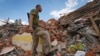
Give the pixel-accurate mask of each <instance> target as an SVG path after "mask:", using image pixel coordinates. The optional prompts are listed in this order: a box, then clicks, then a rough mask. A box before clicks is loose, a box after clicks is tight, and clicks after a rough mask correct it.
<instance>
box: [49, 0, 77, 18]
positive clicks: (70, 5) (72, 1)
mask: <svg viewBox="0 0 100 56" xmlns="http://www.w3.org/2000/svg"><path fill="white" fill-rule="evenodd" d="M65 5H66V7H65V8H63V9H62V10H59V11H58V10H54V11H52V12H51V13H50V15H52V16H53V17H54V18H59V17H60V16H61V14H63V15H65V14H68V13H70V12H72V11H74V10H75V9H73V7H75V6H76V5H78V3H77V0H68V1H66V2H65Z"/></svg>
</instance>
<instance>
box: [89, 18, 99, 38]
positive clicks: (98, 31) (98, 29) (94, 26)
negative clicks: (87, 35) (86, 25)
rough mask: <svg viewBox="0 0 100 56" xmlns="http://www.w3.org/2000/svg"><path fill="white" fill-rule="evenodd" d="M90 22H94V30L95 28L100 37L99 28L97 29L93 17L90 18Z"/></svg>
mask: <svg viewBox="0 0 100 56" xmlns="http://www.w3.org/2000/svg"><path fill="white" fill-rule="evenodd" d="M90 20H91V22H92V25H93V28H94V30H95V32H96V33H97V35H98V36H99V37H100V30H99V28H98V27H97V25H96V23H95V21H94V20H93V17H91V16H90Z"/></svg>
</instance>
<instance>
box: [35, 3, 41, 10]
mask: <svg viewBox="0 0 100 56" xmlns="http://www.w3.org/2000/svg"><path fill="white" fill-rule="evenodd" d="M36 10H37V11H38V12H41V11H42V7H41V5H40V4H37V5H36Z"/></svg>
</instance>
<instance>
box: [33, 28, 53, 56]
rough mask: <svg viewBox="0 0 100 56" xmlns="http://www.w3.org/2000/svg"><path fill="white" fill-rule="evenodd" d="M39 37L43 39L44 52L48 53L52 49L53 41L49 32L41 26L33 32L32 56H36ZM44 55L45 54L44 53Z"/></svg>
mask: <svg viewBox="0 0 100 56" xmlns="http://www.w3.org/2000/svg"><path fill="white" fill-rule="evenodd" d="M39 37H40V38H41V39H42V50H43V54H47V53H48V52H49V51H50V49H51V41H50V35H49V32H48V31H46V30H44V29H43V28H41V27H37V28H36V29H35V30H34V32H33V33H32V38H33V45H32V56H36V53H37V52H36V49H37V46H38V41H39ZM43 56H44V55H43Z"/></svg>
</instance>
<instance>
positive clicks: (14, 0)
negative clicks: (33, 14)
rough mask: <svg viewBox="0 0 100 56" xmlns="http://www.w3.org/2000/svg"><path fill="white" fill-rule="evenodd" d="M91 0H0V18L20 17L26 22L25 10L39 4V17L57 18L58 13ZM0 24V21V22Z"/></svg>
mask: <svg viewBox="0 0 100 56" xmlns="http://www.w3.org/2000/svg"><path fill="white" fill-rule="evenodd" d="M91 1H92V0H0V20H6V19H7V18H8V17H9V18H10V19H11V21H13V20H15V19H19V18H21V19H22V21H23V23H27V22H28V21H27V19H28V18H27V12H30V10H31V9H34V8H35V5H36V4H41V5H42V8H43V11H42V12H41V13H40V19H42V20H44V21H47V20H49V19H50V18H55V19H58V18H59V17H60V14H62V15H63V14H68V13H70V12H72V11H74V10H76V9H78V8H79V7H81V6H83V5H85V4H86V3H88V2H91ZM0 24H1V23H0Z"/></svg>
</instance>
